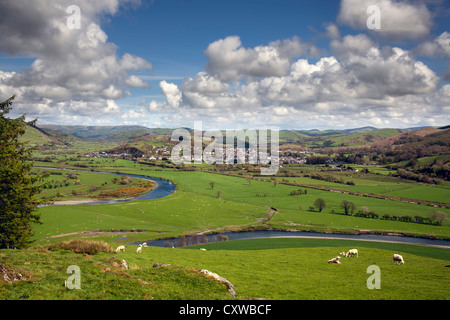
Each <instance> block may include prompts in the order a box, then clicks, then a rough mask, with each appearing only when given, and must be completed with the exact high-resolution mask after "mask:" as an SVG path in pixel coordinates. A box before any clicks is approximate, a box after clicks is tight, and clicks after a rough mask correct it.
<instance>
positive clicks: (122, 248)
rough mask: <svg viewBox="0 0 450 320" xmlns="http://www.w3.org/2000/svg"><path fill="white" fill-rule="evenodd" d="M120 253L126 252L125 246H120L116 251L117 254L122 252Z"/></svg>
mask: <svg viewBox="0 0 450 320" xmlns="http://www.w3.org/2000/svg"><path fill="white" fill-rule="evenodd" d="M120 251H123V252H125V247H124V246H118V247H117V249H116V252H120Z"/></svg>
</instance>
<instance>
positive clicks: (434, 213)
mask: <svg viewBox="0 0 450 320" xmlns="http://www.w3.org/2000/svg"><path fill="white" fill-rule="evenodd" d="M428 217H429V219H430V221H431V222H433V223H437V224H438V225H440V226H442V225H443V224H444V222H445V221H447V214H446V213H445V212H443V211H440V210H431V211H429V212H428Z"/></svg>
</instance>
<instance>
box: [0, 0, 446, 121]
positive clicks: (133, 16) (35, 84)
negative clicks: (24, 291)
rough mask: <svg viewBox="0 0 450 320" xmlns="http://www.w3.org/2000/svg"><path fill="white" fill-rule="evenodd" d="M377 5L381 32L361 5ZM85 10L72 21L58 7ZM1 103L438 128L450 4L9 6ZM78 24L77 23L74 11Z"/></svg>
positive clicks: (166, 0) (52, 109) (50, 115)
mask: <svg viewBox="0 0 450 320" xmlns="http://www.w3.org/2000/svg"><path fill="white" fill-rule="evenodd" d="M371 4H375V5H376V6H377V7H378V8H379V9H380V15H379V21H380V23H381V26H380V28H379V29H377V30H372V29H369V28H368V27H367V24H366V22H367V19H368V18H369V17H370V16H371V15H370V13H367V7H368V6H369V5H371ZM70 5H76V6H78V7H79V8H80V16H79V21H80V27H79V28H76V29H70V28H69V27H68V25H67V19H71V18H74V16H73V15H71V14H69V13H67V12H66V9H67V8H68V7H69V6H70ZM0 7H1V9H2V11H3V12H4V13H5V15H4V16H7V18H6V19H2V21H0V39H1V40H2V48H0V99H6V98H8V97H9V96H11V95H12V94H15V95H16V99H15V104H14V112H15V113H16V114H22V113H26V114H27V115H28V117H30V118H34V117H38V119H39V121H38V123H58V124H91V125H101V124H104V125H111V124H113V125H120V124H138V125H143V126H147V127H170V128H177V127H182V126H184V127H192V126H193V124H194V121H202V122H203V127H204V128H205V129H206V128H211V129H213V128H279V129H312V128H318V129H327V128H351V127H361V126H366V125H371V126H375V127H399V128H406V127H415V126H427V125H431V126H440V125H447V124H448V122H449V116H448V115H449V114H450V112H449V111H450V98H449V96H450V84H449V80H450V67H449V61H450V28H449V22H448V21H449V20H450V19H449V16H450V7H449V4H448V3H446V2H445V1H439V0H436V1H420V0H414V1H413V0H411V1H406V0H405V1H400V0H373V1H369V0H341V1H338V0H333V1H331V0H329V1H312V0H311V1H299V0H296V1H294V0H283V1H279V0H278V1H275V0H246V1H242V0H241V1H235V0H227V1H218V0H217V1H211V0H189V1H186V0H153V1H146V0H99V1H95V2H92V1H91V2H90V1H87V0H60V1H51V0H36V1H34V2H33V5H30V3H29V1H26V0H7V1H5V2H4V4H2V5H0ZM75 18H77V17H75Z"/></svg>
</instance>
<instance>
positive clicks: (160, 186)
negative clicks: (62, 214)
mask: <svg viewBox="0 0 450 320" xmlns="http://www.w3.org/2000/svg"><path fill="white" fill-rule="evenodd" d="M35 168H39V169H48V170H67V171H76V172H92V173H101V174H112V175H117V176H127V177H132V178H137V179H143V180H149V181H153V182H155V183H156V187H155V188H153V189H152V190H150V191H148V192H146V193H143V194H141V195H139V196H137V197H134V198H130V199H120V200H98V201H86V202H80V203H78V204H83V205H96V204H109V203H121V202H128V201H134V200H149V199H158V198H163V197H166V196H168V195H170V194H172V193H173V192H175V190H176V188H175V186H174V185H173V183H172V182H171V181H167V180H163V179H159V178H153V177H148V176H142V175H136V174H127V173H116V172H102V171H87V170H76V169H62V168H51V167H35ZM53 205H58V203H57V202H56V203H54V204H53ZM74 205H77V204H74Z"/></svg>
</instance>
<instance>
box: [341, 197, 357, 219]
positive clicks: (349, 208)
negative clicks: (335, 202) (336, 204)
mask: <svg viewBox="0 0 450 320" xmlns="http://www.w3.org/2000/svg"><path fill="white" fill-rule="evenodd" d="M341 207H342V208H343V209H344V212H345V214H349V212H350V213H351V214H352V215H353V211H355V210H356V206H355V204H354V203H353V202H351V201H347V200H342V202H341Z"/></svg>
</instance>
